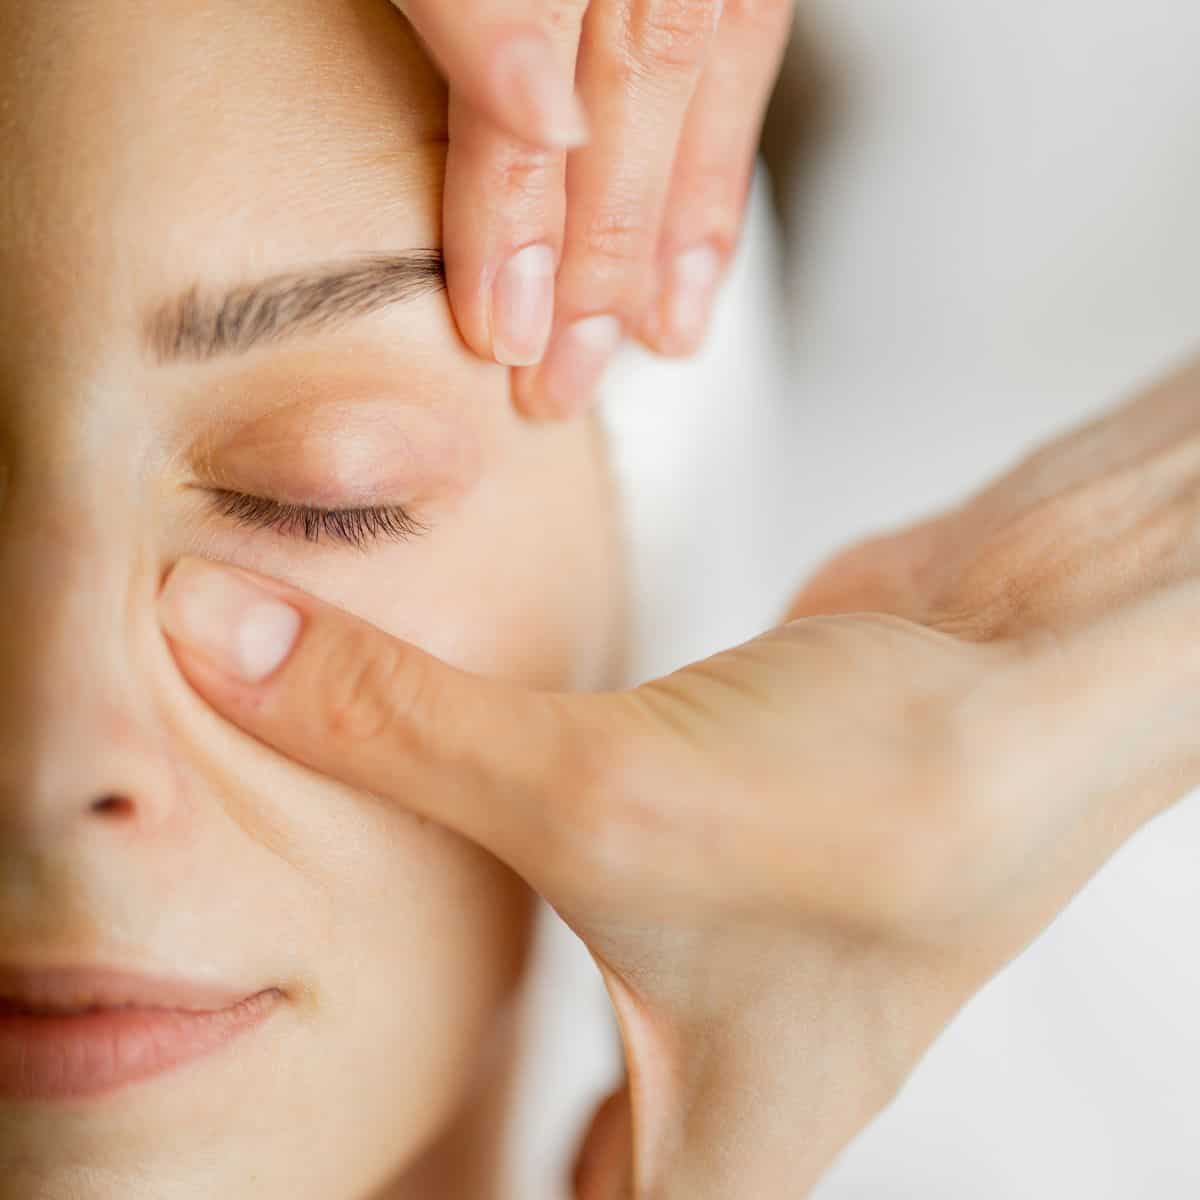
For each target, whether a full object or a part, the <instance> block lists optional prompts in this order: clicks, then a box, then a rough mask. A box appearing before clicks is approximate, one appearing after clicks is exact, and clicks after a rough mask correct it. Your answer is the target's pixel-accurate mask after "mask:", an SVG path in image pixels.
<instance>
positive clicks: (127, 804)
mask: <svg viewBox="0 0 1200 1200" xmlns="http://www.w3.org/2000/svg"><path fill="white" fill-rule="evenodd" d="M91 809H92V812H94V813H99V814H100V815H101V816H106V817H125V816H128V815H129V814H130V813H132V812H133V803H132V801H130V800H128V799H126V798H125V797H124V796H116V795H108V796H101V797H100V798H99V799H98V800H93V801H92V805H91Z"/></svg>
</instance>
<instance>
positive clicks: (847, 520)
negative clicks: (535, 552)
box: [519, 0, 1200, 1200]
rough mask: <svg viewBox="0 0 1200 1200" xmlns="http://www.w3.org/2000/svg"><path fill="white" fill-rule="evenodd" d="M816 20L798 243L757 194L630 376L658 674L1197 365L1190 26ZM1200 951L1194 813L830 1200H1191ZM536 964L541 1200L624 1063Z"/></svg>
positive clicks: (1008, 7) (630, 482)
mask: <svg viewBox="0 0 1200 1200" xmlns="http://www.w3.org/2000/svg"><path fill="white" fill-rule="evenodd" d="M800 8H801V19H802V24H803V26H804V28H805V29H806V30H807V31H808V33H809V34H810V36H811V37H812V40H813V43H814V45H815V46H816V48H817V51H818V53H819V54H820V55H821V56H822V57H823V58H824V59H825V61H826V62H827V63H828V64H829V67H830V69H831V74H832V77H833V79H834V81H835V82H836V84H837V87H836V98H835V101H834V107H833V118H834V119H833V122H832V125H831V127H830V132H829V136H828V137H827V139H826V141H825V142H824V144H823V146H822V147H821V149H820V152H819V154H818V156H817V158H816V160H815V161H814V162H813V163H812V164H811V167H810V169H809V170H808V171H806V172H805V173H804V174H803V175H802V176H801V178H800V184H799V185H798V187H797V189H796V190H795V191H794V192H793V194H792V195H791V197H790V201H789V205H788V208H789V212H788V216H789V221H790V229H791V232H792V233H793V234H794V235H795V236H794V239H793V241H792V242H791V243H790V245H789V248H788V249H787V250H786V251H784V250H782V249H779V248H778V247H777V246H776V244H775V243H774V241H773V231H772V229H771V228H770V224H769V221H768V219H767V207H766V203H765V192H764V191H763V189H761V187H760V189H759V191H758V192H757V194H756V206H755V217H754V219H753V221H752V223H751V228H750V231H749V234H748V239H747V243H746V245H745V246H744V247H743V254H742V258H741V260H740V262H739V266H738V271H737V273H736V275H735V278H734V281H733V285H732V286H731V288H730V290H729V293H728V294H727V295H726V297H725V299H724V301H723V302H722V307H721V314H720V320H719V322H718V327H717V330H716V333H715V335H714V337H713V340H712V342H711V343H710V346H709V348H708V351H707V353H706V354H705V356H704V357H703V358H702V359H701V360H699V361H697V362H695V363H691V364H687V365H686V366H676V365H671V364H661V363H654V362H651V361H650V360H648V359H647V358H645V357H644V356H641V355H639V354H636V353H630V354H629V355H628V356H627V357H626V359H625V360H624V361H623V362H622V363H621V364H620V366H619V369H618V370H617V371H616V372H615V373H614V377H613V379H612V380H610V382H609V389H608V390H609V397H608V415H609V417H610V421H611V423H612V426H613V429H614V438H615V443H616V448H617V452H618V455H619V461H620V467H621V474H622V477H623V479H625V480H626V484H627V490H628V492H629V503H630V512H631V523H632V528H633V532H634V556H635V565H636V568H637V588H638V595H639V609H638V629H637V640H638V646H639V656H638V670H639V674H641V675H643V676H645V675H649V674H656V673H658V672H659V671H662V670H667V669H669V668H670V667H672V666H675V665H678V664H679V663H682V662H684V661H687V660H688V659H690V658H693V657H698V656H700V655H702V654H705V653H707V652H709V651H711V650H715V649H717V648H720V647H721V646H723V645H728V644H732V643H734V642H736V641H739V640H742V639H743V638H744V637H748V636H751V635H752V634H753V633H755V632H757V631H758V630H759V629H760V628H761V627H762V626H763V625H764V624H765V623H767V622H768V621H770V620H772V619H773V618H774V617H775V616H776V615H777V613H778V611H779V610H780V608H781V606H782V604H783V603H784V601H785V600H786V598H787V594H788V590H789V588H790V586H791V584H792V583H793V582H794V581H796V580H798V579H799V578H800V577H802V576H803V575H804V574H805V573H806V572H807V571H808V570H809V569H811V568H812V567H814V566H815V565H816V564H817V563H818V562H819V561H820V559H822V558H823V557H825V555H826V554H827V553H829V552H830V551H832V550H833V549H835V548H836V547H837V546H839V545H841V544H843V543H844V542H846V541H848V540H850V539H851V538H854V537H857V536H859V535H861V534H864V533H867V532H870V531H873V530H876V529H880V528H884V527H888V526H892V525H895V524H900V523H904V522H907V521H908V520H911V519H913V518H915V517H917V516H920V515H922V514H924V513H926V512H928V511H930V510H932V509H935V508H937V507H939V506H941V505H942V504H944V503H947V502H949V501H951V500H954V499H956V498H958V497H959V496H961V495H963V494H964V493H965V492H966V491H968V490H971V489H973V488H974V487H975V486H977V485H978V484H980V483H982V482H983V481H984V480H985V479H986V478H987V477H988V476H990V475H991V474H993V473H995V472H997V471H999V470H1001V469H1003V468H1004V467H1005V466H1007V465H1008V464H1009V463H1011V462H1012V461H1013V460H1014V458H1015V457H1017V456H1018V455H1019V454H1020V453H1022V452H1023V451H1024V450H1025V449H1027V448H1028V447H1029V446H1030V445H1031V444H1033V443H1035V442H1037V441H1040V440H1042V439H1044V438H1045V437H1046V436H1048V435H1049V434H1051V433H1053V432H1055V431H1057V430H1059V429H1060V428H1062V427H1064V426H1066V425H1070V424H1073V423H1075V422H1076V421H1077V420H1079V419H1080V418H1081V417H1083V416H1084V415H1086V414H1089V413H1091V412H1093V411H1095V410H1097V409H1098V408H1100V407H1102V406H1104V405H1106V404H1108V403H1109V402H1111V401H1113V400H1116V399H1118V398H1120V397H1121V396H1123V395H1126V394H1128V393H1129V391H1130V390H1131V389H1133V388H1134V387H1135V386H1137V385H1138V384H1140V383H1141V382H1142V381H1143V380H1145V379H1147V378H1149V377H1152V376H1153V375H1154V374H1156V373H1157V372H1159V371H1161V370H1163V369H1165V368H1168V367H1169V366H1171V365H1172V364H1173V363H1174V362H1176V361H1178V360H1179V359H1181V358H1183V357H1184V356H1186V355H1187V354H1188V353H1189V352H1191V351H1193V350H1200V4H1197V3H1196V0H802V2H801V6H800ZM776 267H782V268H784V269H785V270H786V274H787V277H788V284H789V288H790V289H791V299H792V301H793V307H792V308H791V309H790V311H788V312H784V310H783V306H782V298H781V296H780V294H779V292H778V291H777V290H776V288H775V285H774V269H775V268H776ZM1196 403H1197V404H1200V396H1197V398H1196ZM1198 929H1200V800H1198V799H1197V798H1196V797H1195V796H1193V797H1192V798H1190V799H1189V800H1187V801H1185V802H1183V803H1182V804H1181V805H1179V806H1178V807H1177V808H1176V809H1175V810H1174V811H1173V812H1171V813H1170V814H1168V815H1166V816H1164V817H1162V818H1160V819H1159V820H1157V821H1156V822H1154V823H1153V824H1152V825H1151V826H1149V827H1148V828H1147V829H1145V830H1143V831H1142V833H1140V834H1139V835H1138V836H1137V837H1136V838H1135V839H1134V840H1133V842H1131V843H1130V844H1129V845H1128V846H1127V847H1126V848H1125V849H1124V850H1123V851H1122V852H1121V853H1120V854H1119V855H1118V856H1117V857H1116V858H1115V859H1114V860H1113V861H1112V862H1111V863H1110V864H1109V865H1108V866H1107V867H1105V868H1104V870H1103V871H1102V872H1101V874H1100V875H1099V876H1097V878H1096V879H1095V880H1094V881H1093V882H1092V884H1090V885H1089V886H1088V888H1087V889H1086V890H1085V891H1084V892H1083V893H1082V894H1081V895H1080V896H1079V897H1078V898H1077V900H1076V901H1075V902H1074V903H1073V904H1072V905H1071V906H1070V907H1069V908H1068V909H1067V911H1066V912H1065V913H1064V914H1063V915H1062V917H1061V918H1060V919H1059V920H1058V921H1056V922H1055V924H1054V925H1053V926H1052V927H1051V929H1050V930H1049V931H1048V933H1047V934H1046V935H1045V936H1044V937H1042V938H1041V939H1040V940H1039V941H1038V942H1037V943H1036V944H1035V945H1034V947H1033V948H1031V950H1030V951H1028V952H1027V953H1026V954H1025V955H1023V956H1022V957H1021V958H1020V959H1018V960H1017V961H1016V962H1015V963H1014V964H1013V965H1012V966H1010V967H1009V968H1008V969H1007V970H1006V971H1005V972H1004V973H1003V974H1002V975H1001V976H999V977H998V978H997V979H996V980H995V981H993V983H992V984H990V985H989V986H988V987H987V988H986V989H985V990H984V991H983V992H982V993H980V995H979V996H977V997H976V999H975V1000H974V1001H972V1003H971V1004H970V1005H969V1006H968V1008H967V1009H966V1010H965V1011H964V1012H963V1014H962V1015H961V1016H960V1018H959V1019H958V1020H957V1021H956V1022H955V1023H954V1024H953V1025H952V1026H951V1028H950V1029H949V1030H948V1031H947V1032H946V1034H945V1035H944V1036H943V1037H942V1038H941V1039H940V1040H939V1042H938V1043H937V1044H936V1045H935V1046H934V1048H933V1050H932V1051H931V1052H930V1054H929V1055H928V1057H927V1058H926V1060H925V1061H924V1063H923V1064H922V1065H921V1067H920V1068H919V1069H918V1071H917V1073H916V1074H915V1075H914V1076H913V1078H912V1079H911V1081H910V1083H909V1085H908V1086H907V1087H906V1089H905V1091H904V1093H903V1094H902V1095H901V1097H900V1099H899V1100H898V1101H897V1102H896V1103H895V1104H894V1105H893V1106H892V1107H891V1108H890V1109H889V1110H888V1111H887V1112H886V1113H885V1114H884V1115H883V1116H882V1117H881V1118H880V1119H879V1120H878V1121H877V1122H876V1123H875V1124H874V1125H873V1126H872V1127H871V1128H870V1129H869V1130H867V1131H866V1132H865V1133H864V1134H863V1135H862V1136H860V1138H859V1139H858V1140H857V1141H856V1142H855V1143H854V1144H853V1145H852V1146H851V1147H850V1149H849V1150H848V1151H847V1152H846V1153H845V1154H844V1155H843V1157H842V1159H841V1160H840V1161H839V1163H838V1164H837V1165H836V1166H835V1167H834V1169H833V1170H832V1171H831V1172H830V1173H829V1175H828V1176H827V1178H826V1180H825V1181H824V1183H823V1185H822V1186H821V1187H820V1189H819V1190H818V1192H817V1197H818V1200H851V1198H858V1200H889V1198H892V1197H896V1198H904V1200H910V1198H917V1197H919V1198H920V1200H963V1197H967V1196H969V1197H971V1198H972V1200H1040V1198H1042V1197H1045V1198H1047V1200H1063V1198H1064V1197H1081V1198H1085V1197H1086V1198H1087V1200H1118V1198H1120V1200H1129V1198H1133V1197H1137V1198H1141V1197H1152V1198H1154V1200H1191V1198H1193V1197H1196V1196H1200V1157H1197V1156H1196V1155H1195V1154H1194V1153H1193V1149H1192V1147H1193V1144H1194V1138H1195V1133H1196V1129H1197V1124H1198V1112H1200V1082H1198V1075H1200V1032H1198V1028H1197V1022H1198V1015H1200V937H1197V930H1198ZM543 951H544V966H543V970H542V971H541V972H540V974H539V976H538V988H539V991H538V992H537V994H536V995H535V997H534V1012H535V1014H536V1016H535V1022H536V1024H537V1025H538V1026H539V1028H540V1029H541V1035H542V1042H543V1053H542V1055H541V1056H540V1058H539V1059H538V1060H537V1061H536V1062H535V1064H534V1065H533V1069H532V1070H531V1073H530V1077H529V1079H528V1080H527V1095H528V1098H527V1101H526V1105H527V1111H528V1123H527V1129H529V1130H530V1131H531V1136H530V1137H529V1138H527V1139H526V1143H525V1146H526V1154H525V1156H524V1158H523V1160H522V1161H523V1174H522V1183H521V1191H520V1193H519V1194H521V1195H522V1196H527V1197H530V1198H537V1197H543V1196H552V1195H554V1194H555V1193H554V1192H553V1191H552V1190H548V1189H547V1179H548V1173H549V1172H551V1171H552V1170H553V1169H554V1166H555V1164H556V1163H557V1162H558V1161H559V1160H561V1156H562V1141H563V1137H564V1136H565V1135H566V1134H567V1131H568V1130H570V1129H571V1128H572V1126H573V1125H574V1124H577V1123H578V1122H579V1121H580V1120H581V1119H582V1114H583V1111H584V1109H585V1108H586V1107H587V1106H588V1105H589V1104H590V1102H591V1100H592V1099H593V1098H594V1097H595V1096H596V1095H597V1094H598V1093H599V1092H600V1091H601V1090H602V1089H603V1087H604V1086H605V1084H606V1083H607V1081H608V1080H609V1079H610V1078H611V1073H612V1070H613V1069H614V1061H615V1060H614V1057H613V1050H612V1045H611V1041H610V1040H609V1039H608V1036H607V1034H608V1031H607V1029H606V1026H605V1018H604V997H603V994H602V992H600V991H599V988H598V985H597V984H596V982H595V980H594V978H593V977H592V976H591V975H590V973H589V972H588V969H587V965H586V961H585V960H584V959H583V957H582V955H581V954H580V953H579V951H578V949H577V947H575V946H573V944H572V942H571V940H570V938H569V937H568V936H566V935H564V934H562V932H561V931H559V930H556V929H554V928H553V927H552V926H549V925H548V926H547V929H546V938H545V943H544V947H543Z"/></svg>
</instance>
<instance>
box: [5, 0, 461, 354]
mask: <svg viewBox="0 0 1200 1200" xmlns="http://www.w3.org/2000/svg"><path fill="white" fill-rule="evenodd" d="M444 149H445V97H444V92H443V89H442V86H441V83H440V81H439V80H438V79H437V77H436V75H435V73H434V72H433V71H432V69H431V68H430V66H429V64H428V62H427V60H426V59H425V58H424V56H423V55H422V53H421V51H420V49H419V47H418V45H417V43H416V41H415V39H414V38H413V36H412V35H411V32H410V30H409V27H408V25H407V23H406V22H405V21H404V19H403V18H402V17H400V16H399V15H398V14H397V13H396V12H395V10H394V9H393V8H392V6H391V5H390V4H389V3H388V0H336V2H331V0H253V2H250V3H248V2H247V0H54V2H53V3H46V0H0V317H3V319H4V324H5V327H6V328H8V329H9V330H10V331H12V332H13V334H14V335H15V336H14V337H13V338H12V340H11V341H10V342H9V344H10V346H11V345H13V344H17V343H19V341H20V340H21V337H22V335H24V336H25V338H26V340H28V339H30V338H35V337H44V336H45V335H46V330H47V326H48V325H53V326H54V327H55V328H56V329H57V331H58V336H59V337H60V338H61V337H62V336H63V333H64V326H70V325H71V324H72V323H73V322H76V323H78V328H75V329H73V330H72V331H71V332H72V333H73V334H74V335H75V337H76V338H77V339H83V340H87V339H88V338H96V337H100V336H102V335H103V334H105V333H107V336H109V337H111V331H112V326H113V322H114V321H121V322H126V321H128V320H129V319H130V318H132V316H133V314H134V313H135V312H136V311H137V309H138V306H139V305H142V304H144V303H145V300H146V298H147V296H148V295H150V294H157V293H159V292H163V291H170V290H171V289H173V288H178V287H182V286H186V285H187V284H188V283H190V282H191V281H193V280H194V279H197V278H201V279H214V280H217V281H225V280H237V279H240V278H242V277H246V276H247V275H258V274H263V273H271V272H272V271H275V270H280V269H283V270H286V269H287V268H288V267H290V266H291V265H292V264H294V263H296V262H300V261H311V260H312V259H314V258H318V259H319V258H324V257H338V256H341V255H353V254H355V253H360V252H369V251H371V250H374V249H377V248H378V247H379V246H380V245H387V246H390V247H398V246H404V245H412V246H431V245H436V244H438V241H439V237H440V229H439V209H440V179H441V171H442V169H443V164H444ZM50 318H52V320H50Z"/></svg>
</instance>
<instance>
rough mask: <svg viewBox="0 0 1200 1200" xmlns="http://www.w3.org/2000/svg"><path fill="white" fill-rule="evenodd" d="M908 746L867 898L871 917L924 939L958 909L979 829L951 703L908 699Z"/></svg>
mask: <svg viewBox="0 0 1200 1200" xmlns="http://www.w3.org/2000/svg"><path fill="white" fill-rule="evenodd" d="M905 743H906V744H905V750H904V756H905V759H906V764H907V765H906V770H905V773H904V776H903V779H902V783H901V786H900V788H898V789H897V791H896V792H895V793H894V795H893V796H892V797H891V798H890V800H889V805H890V810H889V814H888V818H887V820H886V822H885V823H884V825H883V828H885V829H886V830H887V836H886V838H885V841H886V843H887V845H886V847H885V849H884V852H883V853H882V854H880V853H878V852H875V853H873V854H872V856H871V863H872V871H871V872H869V873H868V872H864V882H865V883H866V887H867V893H866V897H865V898H866V900H867V903H868V905H869V908H870V914H871V919H872V920H873V922H875V923H876V924H878V925H880V926H882V927H883V928H884V929H885V930H887V931H888V932H889V933H892V934H899V933H903V934H904V935H905V936H918V937H919V936H920V935H921V934H922V933H923V932H925V931H927V930H929V929H931V928H933V927H934V926H936V925H937V924H938V923H939V922H942V921H945V920H948V919H949V920H952V919H953V918H954V916H955V915H956V914H957V913H958V911H959V910H960V909H961V906H962V904H963V903H964V901H965V898H966V896H967V883H968V880H969V873H970V871H971V863H972V861H973V854H972V847H973V846H975V845H976V844H977V842H978V841H979V833H978V829H977V825H978V821H977V812H976V807H977V806H976V797H975V796H974V795H973V780H972V767H971V763H972V757H971V756H972V748H971V744H970V743H971V739H970V737H969V736H968V734H967V730H966V725H965V722H964V721H963V720H962V719H961V718H960V717H959V716H958V715H957V714H956V713H955V711H954V706H953V705H950V704H947V703H946V702H945V701H944V700H939V701H928V702H924V703H920V704H919V705H918V704H915V703H914V704H910V705H909V706H908V708H907V711H906V714H905Z"/></svg>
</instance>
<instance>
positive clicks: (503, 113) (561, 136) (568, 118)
mask: <svg viewBox="0 0 1200 1200" xmlns="http://www.w3.org/2000/svg"><path fill="white" fill-rule="evenodd" d="M392 2H393V4H395V5H396V7H397V8H398V9H399V10H400V11H401V12H402V13H404V15H405V16H406V17H408V19H409V21H411V22H412V25H413V28H414V29H416V31H417V32H418V33H419V34H420V35H421V37H422V38H423V39H424V41H425V43H426V45H427V46H428V48H429V51H430V53H431V54H432V55H433V57H434V59H435V60H436V61H437V63H438V65H439V66H440V67H441V68H442V70H443V72H444V73H445V75H446V78H447V79H448V80H449V81H450V86H451V88H452V89H454V90H455V91H457V92H458V93H460V94H461V95H462V96H463V97H465V98H466V99H467V100H468V101H469V102H470V104H471V106H472V107H473V108H475V109H477V110H478V111H479V112H481V113H483V114H484V115H485V116H486V117H488V118H490V119H491V120H492V121H494V122H495V123H496V124H497V125H499V126H500V127H501V128H502V129H504V130H505V131H507V132H508V133H510V134H512V135H513V136H514V137H518V138H520V139H521V140H522V141H525V142H529V143H531V144H532V145H535V146H540V147H541V148H542V149H546V150H566V149H570V148H571V147H574V146H579V145H582V144H583V142H585V141H586V140H587V121H586V119H585V116H584V112H583V107H582V105H581V104H580V103H579V100H578V98H577V97H576V94H575V80H574V77H573V74H572V73H571V72H570V71H569V70H567V69H564V65H563V56H562V54H561V53H560V52H559V50H558V48H557V41H558V39H557V38H556V37H555V30H556V28H557V27H558V26H560V25H561V24H562V23H563V21H564V18H570V17H571V15H572V14H574V17H573V19H574V21H575V22H576V24H577V23H578V19H579V16H580V14H582V12H583V11H584V9H586V8H587V5H588V0H522V2H521V3H515V2H514V0H477V2H476V3H473V4H462V3H459V2H458V0H451V2H449V3H448V2H447V0H392Z"/></svg>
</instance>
